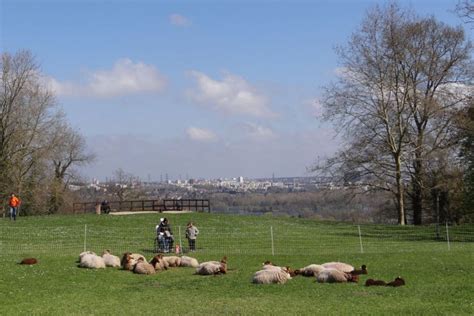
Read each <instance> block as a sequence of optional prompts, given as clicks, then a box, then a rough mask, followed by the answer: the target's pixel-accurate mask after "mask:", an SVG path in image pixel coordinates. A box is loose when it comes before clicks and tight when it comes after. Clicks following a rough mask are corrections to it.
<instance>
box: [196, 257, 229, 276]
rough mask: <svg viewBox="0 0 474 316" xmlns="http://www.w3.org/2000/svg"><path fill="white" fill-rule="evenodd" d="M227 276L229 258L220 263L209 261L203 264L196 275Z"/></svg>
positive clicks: (197, 269)
mask: <svg viewBox="0 0 474 316" xmlns="http://www.w3.org/2000/svg"><path fill="white" fill-rule="evenodd" d="M221 273H222V274H226V273H227V257H224V258H222V260H221V261H220V262H219V261H207V262H203V263H201V264H200V265H199V266H198V267H197V268H196V274H200V275H212V274H221Z"/></svg>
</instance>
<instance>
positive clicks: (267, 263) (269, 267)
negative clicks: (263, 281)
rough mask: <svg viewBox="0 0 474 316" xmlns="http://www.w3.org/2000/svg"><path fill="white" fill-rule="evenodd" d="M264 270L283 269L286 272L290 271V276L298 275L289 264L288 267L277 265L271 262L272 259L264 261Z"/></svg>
mask: <svg viewBox="0 0 474 316" xmlns="http://www.w3.org/2000/svg"><path fill="white" fill-rule="evenodd" d="M262 270H282V271H284V272H286V273H289V274H290V276H292V277H294V276H295V275H296V273H295V271H293V270H292V269H291V268H290V267H289V266H286V267H280V266H276V265H274V264H273V263H271V262H270V261H265V262H264V263H263V267H262Z"/></svg>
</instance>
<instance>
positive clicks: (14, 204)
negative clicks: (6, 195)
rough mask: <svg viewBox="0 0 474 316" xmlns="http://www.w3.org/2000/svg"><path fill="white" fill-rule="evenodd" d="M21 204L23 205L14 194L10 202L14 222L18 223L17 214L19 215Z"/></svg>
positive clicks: (11, 216)
mask: <svg viewBox="0 0 474 316" xmlns="http://www.w3.org/2000/svg"><path fill="white" fill-rule="evenodd" d="M20 204H21V201H20V199H19V198H18V197H17V196H15V194H14V193H12V194H11V195H10V199H9V201H8V205H9V206H10V220H12V219H13V220H14V221H16V214H17V210H18V207H19V206H20Z"/></svg>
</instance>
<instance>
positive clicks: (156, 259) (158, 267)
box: [150, 254, 168, 271]
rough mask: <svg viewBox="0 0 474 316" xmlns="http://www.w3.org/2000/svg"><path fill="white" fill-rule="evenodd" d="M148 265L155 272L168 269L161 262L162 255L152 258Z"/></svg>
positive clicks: (166, 265) (163, 262)
mask: <svg viewBox="0 0 474 316" xmlns="http://www.w3.org/2000/svg"><path fill="white" fill-rule="evenodd" d="M150 264H151V265H152V266H153V267H154V268H155V271H163V270H167V269H168V264H167V263H165V261H164V260H163V255H161V254H160V255H156V256H154V257H153V258H152V259H151V261H150Z"/></svg>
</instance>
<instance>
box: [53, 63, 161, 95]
mask: <svg viewBox="0 0 474 316" xmlns="http://www.w3.org/2000/svg"><path fill="white" fill-rule="evenodd" d="M45 82H46V83H47V84H48V85H49V87H50V88H52V89H53V90H54V91H55V92H56V93H57V94H58V95H60V96H87V97H101V98H109V97H116V96H122V95H128V94H136V93H156V92H161V91H162V90H163V89H164V87H165V86H166V79H165V77H164V76H163V75H162V74H161V73H160V72H159V71H158V69H156V68H155V67H154V66H153V65H147V64H144V63H142V62H136V63H134V62H133V61H132V60H130V59H128V58H124V59H119V60H117V61H116V62H115V64H114V66H113V67H112V69H110V70H98V71H95V72H89V73H87V75H86V78H85V83H77V82H67V81H66V82H61V81H58V80H56V79H54V78H47V79H45Z"/></svg>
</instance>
